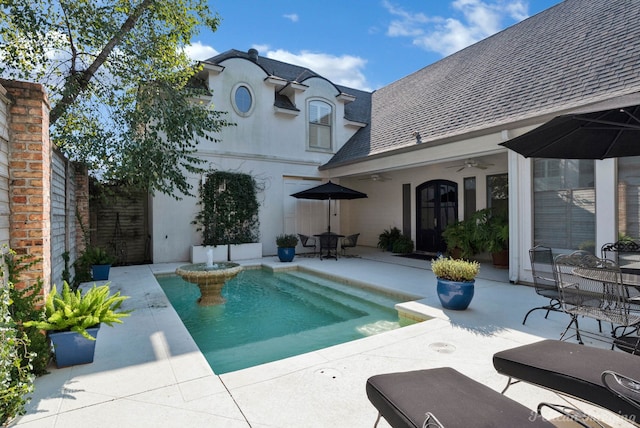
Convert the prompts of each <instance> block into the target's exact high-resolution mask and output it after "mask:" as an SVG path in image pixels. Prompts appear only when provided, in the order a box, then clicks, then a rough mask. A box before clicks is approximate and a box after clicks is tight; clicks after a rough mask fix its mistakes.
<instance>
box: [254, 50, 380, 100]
mask: <svg viewBox="0 0 640 428" xmlns="http://www.w3.org/2000/svg"><path fill="white" fill-rule="evenodd" d="M265 56H266V57H268V58H272V59H276V60H278V61H282V62H287V63H290V64H296V65H299V66H302V67H306V68H309V69H311V70H313V71H315V72H316V73H318V74H319V75H321V76H322V77H325V78H327V79H329V80H330V81H332V82H333V83H336V84H338V85H343V86H348V87H350V88H355V89H361V90H363V91H370V90H371V88H370V87H369V85H368V83H367V78H366V77H365V75H364V73H363V72H362V70H363V69H364V67H365V65H366V64H367V61H366V60H365V59H363V58H359V57H356V56H352V55H341V56H335V55H331V54H326V53H314V52H309V51H301V52H300V53H292V52H288V51H286V50H283V49H278V50H271V51H267V52H266V53H265Z"/></svg>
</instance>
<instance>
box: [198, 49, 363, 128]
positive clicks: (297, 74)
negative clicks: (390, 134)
mask: <svg viewBox="0 0 640 428" xmlns="http://www.w3.org/2000/svg"><path fill="white" fill-rule="evenodd" d="M230 58H243V59H246V60H247V61H251V62H254V63H255V64H257V65H258V66H259V67H261V68H262V69H263V70H264V71H265V73H266V74H267V76H274V77H279V78H281V79H284V80H286V81H288V82H297V83H304V81H305V80H307V79H310V78H312V77H317V78H320V79H324V80H326V81H328V82H329V83H331V84H332V85H333V86H335V88H336V90H337V91H338V93H344V94H348V95H353V96H355V97H356V99H355V100H354V101H352V102H350V103H347V104H346V105H345V119H347V120H351V121H354V122H361V123H369V119H370V117H371V93H370V92H366V91H360V90H358V89H354V88H348V87H346V86H340V85H336V84H334V83H333V82H331V81H329V80H328V79H326V78H325V77H323V76H321V75H319V74H317V73H316V72H314V71H313V70H310V69H308V68H306V67H300V66H298V65H294V64H288V63H285V62H282V61H277V60H275V59H271V58H266V57H263V56H259V55H258V56H257V58H256V60H255V61H254V60H252V59H251V56H250V55H249V53H248V52H242V51H239V50H236V49H231V50H228V51H226V52H223V53H221V54H219V55H216V56H214V57H211V58H209V59H207V60H205V61H204V62H205V63H208V64H215V65H222V63H223V62H224V61H225V60H227V59H230ZM284 98H286V97H284V96H279V97H276V100H275V104H276V105H277V106H278V107H282V108H289V109H293V110H297V109H296V107H295V106H293V104H291V102H288V100H286V99H284Z"/></svg>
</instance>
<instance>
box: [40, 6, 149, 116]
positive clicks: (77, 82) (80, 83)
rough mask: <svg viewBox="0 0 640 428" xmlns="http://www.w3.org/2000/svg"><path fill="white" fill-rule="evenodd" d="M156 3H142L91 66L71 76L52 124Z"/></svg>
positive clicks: (54, 109) (55, 111)
mask: <svg viewBox="0 0 640 428" xmlns="http://www.w3.org/2000/svg"><path fill="white" fill-rule="evenodd" d="M154 1H155V0H143V1H142V3H140V4H139V5H138V6H137V7H136V8H135V9H134V10H133V13H132V14H131V15H129V17H128V18H127V20H126V21H125V22H124V23H123V24H122V26H121V27H120V29H119V30H118V32H117V33H116V34H115V35H114V36H113V37H112V38H111V40H109V41H108V42H107V44H106V45H105V46H104V48H103V49H102V51H100V53H99V54H98V56H97V57H96V59H95V60H94V61H93V62H92V63H91V65H89V67H87V69H86V70H84V71H83V72H81V73H77V74H76V75H73V74H72V75H70V76H69V78H68V79H67V81H66V82H65V85H64V88H63V90H62V94H63V95H62V99H61V100H60V101H59V102H58V103H57V104H56V105H55V106H54V107H53V108H52V109H51V113H50V114H49V123H50V124H52V125H53V124H54V123H55V122H56V121H57V120H58V119H59V118H60V117H61V116H62V115H63V114H64V113H65V112H66V110H67V109H68V108H69V106H70V105H71V104H73V103H74V102H75V100H76V99H77V98H78V96H79V95H80V94H81V93H82V92H83V91H85V90H86V89H87V87H88V86H89V82H90V81H91V79H93V77H94V75H95V74H96V72H97V71H98V69H99V68H100V67H101V66H102V64H104V62H105V61H106V60H107V58H108V57H109V55H110V54H111V52H112V51H113V49H114V48H115V47H116V46H118V44H119V43H120V42H121V41H122V39H123V38H124V36H126V35H127V33H129V32H130V31H131V30H132V29H133V27H134V26H135V25H136V23H137V21H138V19H140V17H141V16H142V14H143V13H144V11H145V10H146V9H148V8H149V6H150V5H151V4H152V3H153V2H154Z"/></svg>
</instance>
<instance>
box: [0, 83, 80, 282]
mask: <svg viewBox="0 0 640 428" xmlns="http://www.w3.org/2000/svg"><path fill="white" fill-rule="evenodd" d="M82 175H84V177H82ZM83 180H84V181H87V171H86V169H84V168H82V167H78V166H77V165H76V164H75V163H70V162H69V161H68V160H66V159H65V158H64V156H62V154H61V153H59V152H57V151H56V150H54V148H53V147H52V144H51V141H50V139H49V101H48V98H47V94H46V92H45V90H44V88H43V87H42V85H39V84H34V83H28V82H19V81H13V80H5V79H0V243H7V241H8V244H9V246H10V247H11V248H12V249H13V250H15V251H16V253H17V254H18V255H24V256H30V257H33V258H35V259H37V260H38V261H37V263H35V264H33V265H32V266H30V267H29V268H28V269H27V270H26V271H23V272H22V273H21V275H20V279H21V280H22V281H21V282H23V283H24V284H32V283H33V281H35V280H37V279H42V280H43V283H44V285H45V292H46V290H48V289H49V287H50V286H51V285H52V284H53V283H54V282H55V283H56V284H59V283H60V282H61V277H62V272H63V270H64V260H63V258H62V253H64V252H69V254H70V256H71V257H70V258H71V262H73V261H74V260H75V258H76V256H77V254H78V250H77V242H78V241H79V239H78V235H81V233H76V229H77V224H76V220H75V218H76V216H75V213H76V208H78V210H79V211H81V210H84V211H86V212H88V211H89V208H88V200H89V199H88V191H89V190H88V185H83V184H82V183H83ZM78 185H79V187H78ZM52 189H53V190H52ZM79 192H85V193H84V194H80V195H79ZM52 195H54V196H53V200H52ZM85 203H86V207H84V205H83V204H85ZM81 206H82V208H80V207H81ZM5 219H6V220H5ZM5 223H6V224H5ZM3 234H5V235H6V238H3V236H4V235H3ZM52 237H53V238H52ZM3 239H4V240H3ZM82 248H83V247H82ZM19 285H20V284H18V286H19Z"/></svg>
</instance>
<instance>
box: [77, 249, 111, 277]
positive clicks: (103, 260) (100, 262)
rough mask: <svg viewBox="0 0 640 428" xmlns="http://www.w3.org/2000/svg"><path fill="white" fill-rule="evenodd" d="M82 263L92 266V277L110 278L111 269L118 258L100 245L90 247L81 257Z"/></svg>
mask: <svg viewBox="0 0 640 428" xmlns="http://www.w3.org/2000/svg"><path fill="white" fill-rule="evenodd" d="M80 260H81V264H82V265H83V266H87V267H90V268H91V278H92V279H93V280H94V281H104V280H108V279H109V270H110V269H111V265H112V264H113V263H115V261H116V259H115V257H113V256H112V255H111V254H109V253H108V252H107V251H106V250H104V249H102V248H100V247H88V248H87V249H86V250H85V251H84V253H82V256H81V258H80Z"/></svg>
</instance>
